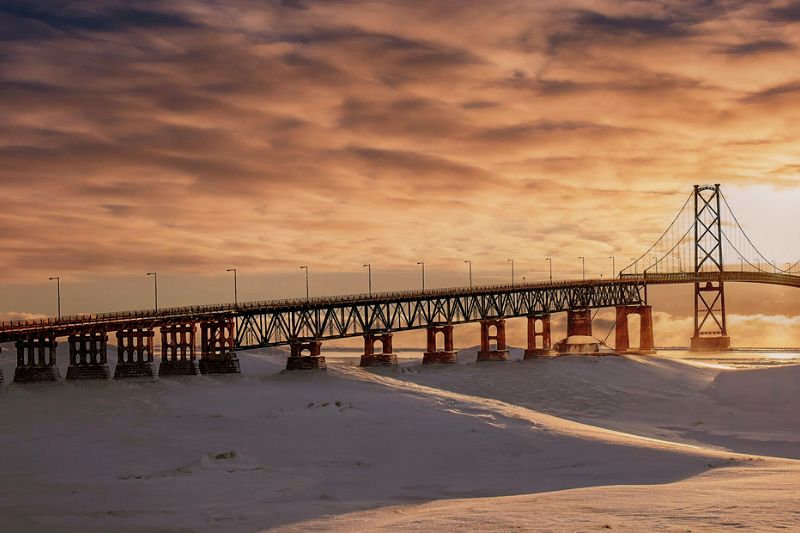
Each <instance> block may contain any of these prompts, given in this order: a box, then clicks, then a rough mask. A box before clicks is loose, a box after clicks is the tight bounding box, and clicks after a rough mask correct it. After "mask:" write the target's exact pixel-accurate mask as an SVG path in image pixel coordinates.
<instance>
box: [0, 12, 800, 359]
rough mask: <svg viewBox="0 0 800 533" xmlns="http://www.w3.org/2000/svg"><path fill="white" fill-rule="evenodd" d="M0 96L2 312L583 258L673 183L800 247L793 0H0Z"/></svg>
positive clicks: (768, 312) (457, 273) (779, 307)
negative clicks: (234, 271) (58, 287)
mask: <svg viewBox="0 0 800 533" xmlns="http://www.w3.org/2000/svg"><path fill="white" fill-rule="evenodd" d="M0 95H1V96H2V97H0V117H1V118H2V120H0V180H2V197H0V198H1V199H2V204H1V205H2V207H0V242H1V245H0V272H2V274H3V279H2V283H0V318H6V319H8V318H12V317H14V318H16V317H23V316H38V315H41V314H54V312H55V309H54V308H55V305H54V286H53V282H48V280H47V278H48V277H50V276H56V275H58V276H61V278H62V282H63V291H64V311H65V313H77V312H92V311H109V310H118V309H132V308H142V307H148V306H150V305H151V303H152V300H151V296H152V295H151V290H152V280H151V279H150V278H147V277H146V276H145V273H146V272H149V271H158V272H159V275H160V286H159V291H160V293H161V294H160V300H161V303H162V305H181V304H199V303H213V302H221V301H230V300H231V299H232V295H231V293H232V290H231V285H232V281H231V278H230V274H228V273H226V272H225V270H226V269H227V268H231V267H237V268H238V269H239V274H240V291H239V292H240V299H242V300H256V299H268V298H275V297H296V296H302V295H303V294H304V284H303V283H304V282H303V273H302V272H301V271H300V270H299V265H309V267H310V270H311V275H312V291H313V292H315V293H316V294H334V293H348V292H361V291H366V272H365V269H363V268H362V267H361V265H362V264H364V263H371V264H372V265H373V271H374V277H373V282H374V285H375V289H376V290H390V289H400V288H417V287H418V286H419V277H420V274H419V270H418V268H419V267H418V266H417V265H416V263H417V261H425V263H426V267H427V271H428V285H429V286H431V287H434V286H453V285H463V284H465V283H466V281H467V276H466V265H464V264H463V261H464V260H465V259H471V260H472V261H473V265H474V268H475V278H476V283H494V282H501V281H505V280H508V279H509V277H510V272H509V266H508V263H507V261H506V260H507V259H508V258H512V257H513V258H514V259H515V265H516V270H517V277H518V279H521V277H522V276H526V277H527V278H528V279H543V278H546V277H547V263H546V262H545V261H544V257H546V256H553V257H554V267H555V269H556V276H557V277H559V278H567V277H575V276H579V275H580V262H579V261H578V260H577V257H578V256H585V257H586V260H587V274H588V275H592V276H599V275H600V273H602V274H603V275H604V276H608V275H610V273H611V265H610V262H609V259H608V257H609V256H612V255H613V256H615V257H617V262H618V266H624V263H625V260H626V259H628V258H630V257H635V256H638V255H639V254H640V253H642V252H644V251H645V250H646V249H647V247H648V246H649V245H650V244H651V243H652V242H653V241H654V240H655V239H656V238H657V237H658V235H659V234H660V233H661V231H662V230H663V229H665V228H666V227H667V225H668V224H669V222H670V220H671V219H672V217H673V216H674V215H675V214H676V213H677V211H678V210H679V208H680V206H681V205H682V204H683V201H684V200H685V199H686V196H687V195H688V194H689V192H690V190H691V186H692V185H693V184H696V183H721V184H722V185H723V188H724V190H725V191H726V194H727V197H728V199H729V200H730V201H731V203H732V204H733V206H734V209H736V213H737V215H738V216H739V217H740V220H741V222H742V223H743V225H745V226H746V228H747V230H748V232H749V233H750V234H751V236H753V238H754V239H755V240H757V241H758V242H759V245H760V246H761V247H762V248H763V249H764V251H765V253H768V254H771V255H773V256H775V258H776V260H778V261H781V262H782V261H794V260H797V259H798V258H800V213H798V211H799V209H798V206H800V148H799V147H798V141H797V139H798V138H800V2H786V1H774V2H746V1H719V2H709V1H705V0H703V1H700V0H698V1H692V0H687V1H675V2H671V1H666V0H664V1H661V2H647V1H631V2H622V1H597V0H584V1H571V0H559V1H557V2H549V1H537V2H532V1H529V0H528V1H510V0H506V1H492V0H481V1H471V0H458V1H456V0H450V1H437V0H426V1H383V2H365V1H355V0H340V1H337V0H325V1H311V0H284V1H264V0H259V1H255V0H254V1H225V2H193V1H182V0H174V1H172V0H167V1H137V2H135V3H134V2H127V1H119V2H114V1H91V0H87V1H80V2H68V1H55V0H54V1H45V2H33V1H30V2H15V1H13V0H12V1H10V2H8V1H7V2H3V3H2V4H0ZM682 290H683V289H681V291H682ZM759 291H760V292H759ZM686 294H687V296H686V297H685V298H683V299H684V300H685V302H683V304H685V306H684V307H685V308H686V309H683V308H677V307H675V306H674V305H673V304H670V303H669V302H667V301H666V300H667V298H664V304H663V305H662V307H661V309H660V312H661V313H662V314H661V315H659V316H660V318H659V321H660V323H661V324H662V329H663V330H664V331H667V330H669V328H670V327H672V325H674V324H676V323H680V324H681V326H680V327H677V330H680V331H683V330H682V329H681V328H683V327H684V326H683V323H682V322H681V321H682V320H684V319H685V318H686V310H688V309H689V306H690V305H691V293H690V291H689V290H688V288H687V291H686ZM765 294H766V295H767V296H766V297H765V296H764V295H765ZM784 294H787V295H786V296H784ZM797 296H800V294H798V295H794V293H793V292H788V293H786V292H785V290H778V289H770V290H766V289H758V290H752V289H750V288H747V289H745V290H739V293H738V295H734V296H733V297H732V303H738V304H739V308H738V309H731V312H732V313H735V314H739V315H748V314H753V313H758V314H759V316H751V317H744V316H742V317H739V318H737V319H735V320H739V321H740V325H739V327H740V331H741V332H744V331H751V332H753V333H752V334H753V335H755V337H753V339H762V337H758V334H759V333H758V332H763V331H765V330H764V326H763V324H765V323H768V324H769V325H770V327H772V328H773V329H771V330H769V332H768V333H764V335H777V334H778V333H776V332H784V333H785V334H786V335H789V336H790V337H791V342H796V343H797V345H800V319H798V318H797V316H798V315H800V309H799V308H797V306H795V305H794V304H793V300H797ZM683 304H682V305H683ZM750 304H753V305H754V306H755V307H751V305H750ZM756 304H757V305H756ZM657 310H659V307H658V305H657ZM762 315H763V316H762ZM787 325H788V326H791V327H787ZM748 328H749V329H748ZM767 329H769V328H767ZM670 331H671V330H670ZM790 331H791V333H789V332H790ZM795 331H796V333H794V332H795ZM690 333H691V331H688V332H686V333H685V334H683V333H681V334H680V337H681V338H684V337H685V338H688V336H689V335H690ZM658 334H659V333H658V326H657V331H656V336H657V337H658ZM749 334H750V333H748V335H749ZM734 335H735V334H734ZM734 340H736V339H734ZM762 340H763V339H762ZM658 341H659V339H658V338H657V342H658ZM754 342H757V340H754ZM787 342H788V341H787Z"/></svg>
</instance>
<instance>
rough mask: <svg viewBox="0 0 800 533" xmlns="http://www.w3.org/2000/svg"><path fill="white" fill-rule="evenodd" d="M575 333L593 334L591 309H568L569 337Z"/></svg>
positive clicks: (589, 335)
mask: <svg viewBox="0 0 800 533" xmlns="http://www.w3.org/2000/svg"><path fill="white" fill-rule="evenodd" d="M574 335H586V336H588V337H591V336H592V311H591V309H576V310H574V311H567V337H572V336H574Z"/></svg>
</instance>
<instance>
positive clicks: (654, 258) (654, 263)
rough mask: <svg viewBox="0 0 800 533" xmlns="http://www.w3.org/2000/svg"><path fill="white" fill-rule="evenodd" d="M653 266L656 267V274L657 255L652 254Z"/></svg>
mask: <svg viewBox="0 0 800 533" xmlns="http://www.w3.org/2000/svg"><path fill="white" fill-rule="evenodd" d="M653 266H654V267H655V268H656V274H658V256H657V255H654V256H653Z"/></svg>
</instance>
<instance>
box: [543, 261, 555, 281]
mask: <svg viewBox="0 0 800 533" xmlns="http://www.w3.org/2000/svg"><path fill="white" fill-rule="evenodd" d="M544 260H545V261H547V263H548V265H549V266H550V283H553V258H552V257H545V258H544Z"/></svg>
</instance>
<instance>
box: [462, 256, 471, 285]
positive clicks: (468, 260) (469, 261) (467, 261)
mask: <svg viewBox="0 0 800 533" xmlns="http://www.w3.org/2000/svg"><path fill="white" fill-rule="evenodd" d="M464 262H465V263H469V288H470V289H471V288H472V259H467V260H466V261H464Z"/></svg>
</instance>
